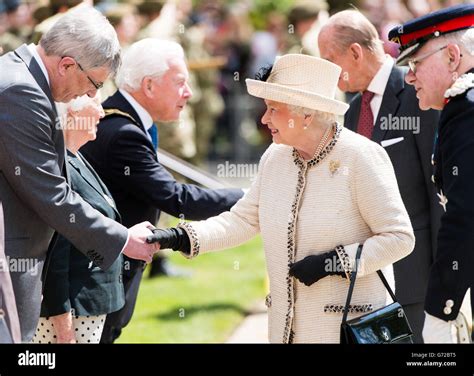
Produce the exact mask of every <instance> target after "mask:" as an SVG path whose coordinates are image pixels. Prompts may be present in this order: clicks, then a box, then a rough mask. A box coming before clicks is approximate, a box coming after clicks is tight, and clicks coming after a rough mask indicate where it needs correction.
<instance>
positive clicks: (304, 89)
mask: <svg viewBox="0 0 474 376" xmlns="http://www.w3.org/2000/svg"><path fill="white" fill-rule="evenodd" d="M340 74H341V68H340V67H339V66H337V65H336V64H333V63H331V62H329V61H327V60H324V59H320V58H318V57H313V56H308V55H302V54H288V55H283V56H279V57H277V58H276V59H275V64H274V65H273V68H272V71H271V73H270V76H269V77H268V79H267V81H258V80H251V79H246V80H245V83H246V84H247V91H248V92H249V94H250V95H253V96H255V97H258V98H263V99H269V100H272V101H276V102H282V103H287V104H291V105H294V106H301V107H305V108H311V109H313V110H318V111H323V112H329V113H332V114H337V115H344V113H345V112H346V111H347V110H348V108H349V105H348V104H347V103H344V102H341V101H338V100H336V99H334V97H335V94H336V88H337V82H338V80H339V75H340Z"/></svg>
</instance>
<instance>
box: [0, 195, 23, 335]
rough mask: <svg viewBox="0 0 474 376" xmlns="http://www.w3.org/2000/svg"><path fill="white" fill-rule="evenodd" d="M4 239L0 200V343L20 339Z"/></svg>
mask: <svg viewBox="0 0 474 376" xmlns="http://www.w3.org/2000/svg"><path fill="white" fill-rule="evenodd" d="M4 240H5V236H4V231H3V208H2V203H1V202H0V343H11V342H16V343H18V342H20V341H21V334H20V323H19V321H18V312H17V309H16V303H15V294H14V292H13V286H12V280H11V278H10V272H9V263H8V260H7V258H6V257H5V249H4ZM5 326H6V327H5Z"/></svg>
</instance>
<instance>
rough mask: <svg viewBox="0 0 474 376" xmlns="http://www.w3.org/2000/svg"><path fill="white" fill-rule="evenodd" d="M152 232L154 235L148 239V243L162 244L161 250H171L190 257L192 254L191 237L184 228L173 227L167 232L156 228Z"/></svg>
mask: <svg viewBox="0 0 474 376" xmlns="http://www.w3.org/2000/svg"><path fill="white" fill-rule="evenodd" d="M151 231H152V232H153V235H150V236H148V237H147V238H146V242H147V243H160V248H161V249H166V248H171V249H172V250H173V251H181V252H184V253H186V254H188V255H189V254H190V253H191V243H190V241H189V236H188V234H187V233H186V231H184V230H183V229H182V228H180V227H173V228H169V229H166V230H162V229H158V228H155V229H153V230H151Z"/></svg>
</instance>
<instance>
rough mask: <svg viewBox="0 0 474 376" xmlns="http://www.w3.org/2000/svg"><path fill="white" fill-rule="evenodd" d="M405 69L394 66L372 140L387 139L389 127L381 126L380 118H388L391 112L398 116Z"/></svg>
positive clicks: (378, 141)
mask: <svg viewBox="0 0 474 376" xmlns="http://www.w3.org/2000/svg"><path fill="white" fill-rule="evenodd" d="M404 79H405V71H404V70H403V69H401V68H398V67H396V66H394V67H393V68H392V72H391V73H390V77H389V78H388V82H387V86H386V87H385V91H384V94H383V98H382V104H381V106H380V110H379V113H378V116H377V121H376V122H375V127H374V132H373V133H372V141H374V142H377V143H380V142H381V141H382V140H383V139H385V136H386V133H387V131H388V129H387V128H386V127H384V129H381V127H380V119H382V118H388V116H389V114H391V115H392V116H396V113H397V110H398V107H399V106H400V100H399V99H398V95H399V94H400V92H401V91H402V90H403V88H404V87H405V81H404Z"/></svg>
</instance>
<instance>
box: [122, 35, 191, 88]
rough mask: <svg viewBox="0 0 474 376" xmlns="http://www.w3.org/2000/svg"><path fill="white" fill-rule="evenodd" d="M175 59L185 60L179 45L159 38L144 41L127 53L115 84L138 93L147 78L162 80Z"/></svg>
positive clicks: (131, 47)
mask: <svg viewBox="0 0 474 376" xmlns="http://www.w3.org/2000/svg"><path fill="white" fill-rule="evenodd" d="M173 59H182V60H184V51H183V48H182V47H181V46H180V45H179V44H178V43H176V42H173V41H170V40H164V39H157V38H145V39H142V40H140V41H138V42H135V43H133V44H132V45H131V46H130V47H129V48H128V49H127V50H126V51H125V53H124V55H123V63H122V66H121V67H120V69H119V71H118V73H117V77H116V79H115V83H116V84H117V86H118V87H119V88H120V89H123V90H126V91H136V90H138V89H139V88H140V86H141V83H142V81H143V79H144V78H145V77H155V78H161V77H162V76H163V75H164V74H165V73H166V72H167V71H168V69H169V66H170V61H172V60H173Z"/></svg>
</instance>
